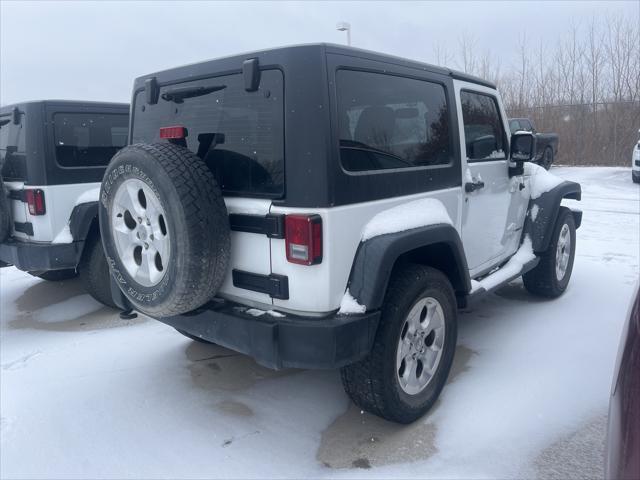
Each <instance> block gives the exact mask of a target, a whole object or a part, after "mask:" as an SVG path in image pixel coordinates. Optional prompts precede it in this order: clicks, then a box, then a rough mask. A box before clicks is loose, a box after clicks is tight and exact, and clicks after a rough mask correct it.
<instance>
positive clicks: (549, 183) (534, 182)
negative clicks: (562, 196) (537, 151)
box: [524, 162, 564, 200]
mask: <svg viewBox="0 0 640 480" xmlns="http://www.w3.org/2000/svg"><path fill="white" fill-rule="evenodd" d="M524 174H525V175H529V186H530V187H531V199H532V200H535V199H536V198H538V197H539V196H540V195H542V194H543V193H546V192H548V191H549V190H552V189H553V188H555V187H557V186H558V185H560V184H561V183H562V182H563V181H564V180H562V179H561V178H560V177H556V176H555V175H553V174H551V173H549V172H547V171H546V170H545V169H544V168H542V167H541V166H540V165H536V164H535V163H531V162H526V163H525V164H524Z"/></svg>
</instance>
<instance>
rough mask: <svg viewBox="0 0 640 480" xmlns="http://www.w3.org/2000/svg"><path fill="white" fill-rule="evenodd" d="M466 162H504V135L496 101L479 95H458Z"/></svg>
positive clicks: (463, 92) (470, 93)
mask: <svg viewBox="0 0 640 480" xmlns="http://www.w3.org/2000/svg"><path fill="white" fill-rule="evenodd" d="M460 101H461V103H462V120H463V123H464V137H465V144H466V149H467V159H468V160H472V161H474V160H476V161H478V160H500V159H505V158H506V156H505V147H504V146H505V143H506V142H505V133H504V128H503V126H502V119H501V117H500V113H499V111H498V104H497V102H496V99H495V98H494V97H492V96H490V95H485V94H483V93H477V92H469V91H466V90H462V91H461V92H460Z"/></svg>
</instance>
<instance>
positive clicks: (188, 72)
mask: <svg viewBox="0 0 640 480" xmlns="http://www.w3.org/2000/svg"><path fill="white" fill-rule="evenodd" d="M301 49H305V50H309V53H310V54H311V53H319V52H324V53H333V54H337V55H347V56H353V57H359V58H365V59H369V60H376V61H380V62H386V63H391V64H395V65H401V66H404V67H409V68H417V69H420V70H426V71H430V72H434V73H440V74H443V75H449V76H451V77H453V78H455V79H458V80H463V81H466V82H471V83H477V84H479V85H484V86H486V87H489V88H496V86H495V84H493V83H492V82H489V81H487V80H484V79H482V78H479V77H476V76H473V75H469V74H466V73H463V72H458V71H456V70H451V69H449V68H444V67H438V66H436V65H431V64H429V63H424V62H418V61H416V60H410V59H407V58H403V57H398V56H395V55H389V54H385V53H379V52H374V51H371V50H364V49H361V48H355V47H348V46H344V45H337V44H332V43H309V44H301V45H290V46H284V47H277V48H269V49H265V50H257V51H252V52H246V53H241V54H237V55H229V56H224V57H219V58H215V59H211V60H205V61H202V62H196V63H191V64H187V65H183V66H180V67H175V68H171V69H167V70H161V71H157V72H154V73H150V74H147V75H143V76H140V77H138V78H136V80H135V86H137V87H140V86H142V83H143V82H144V80H145V79H148V78H151V77H158V80H159V81H160V82H162V81H163V80H168V79H171V80H176V79H186V78H189V77H191V76H195V77H198V76H200V74H201V72H203V71H209V72H214V71H218V70H220V66H219V64H220V63H225V64H229V62H236V63H237V65H238V67H237V68H238V69H239V68H240V66H241V65H242V62H243V61H244V60H246V59H247V58H253V57H258V58H259V57H260V56H266V55H273V54H286V53H287V51H288V50H291V51H292V50H301ZM267 63H268V62H267ZM194 70H197V71H198V73H194ZM222 70H226V68H222Z"/></svg>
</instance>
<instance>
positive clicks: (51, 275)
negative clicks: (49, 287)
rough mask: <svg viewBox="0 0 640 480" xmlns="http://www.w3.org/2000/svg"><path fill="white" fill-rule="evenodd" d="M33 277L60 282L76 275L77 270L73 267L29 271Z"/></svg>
mask: <svg viewBox="0 0 640 480" xmlns="http://www.w3.org/2000/svg"><path fill="white" fill-rule="evenodd" d="M29 274H31V275H33V276H34V277H38V278H41V279H43V280H46V281H47V282H62V281H64V280H70V279H72V278H75V277H76V276H77V275H78V272H77V271H76V270H75V269H73V268H70V269H67V270H48V271H46V272H29Z"/></svg>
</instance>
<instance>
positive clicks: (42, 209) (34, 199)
mask: <svg viewBox="0 0 640 480" xmlns="http://www.w3.org/2000/svg"><path fill="white" fill-rule="evenodd" d="M24 195H25V198H26V200H27V205H29V214H30V215H44V214H45V213H47V207H46V205H45V203H44V191H42V190H40V189H39V188H34V189H29V190H25V191H24Z"/></svg>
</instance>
